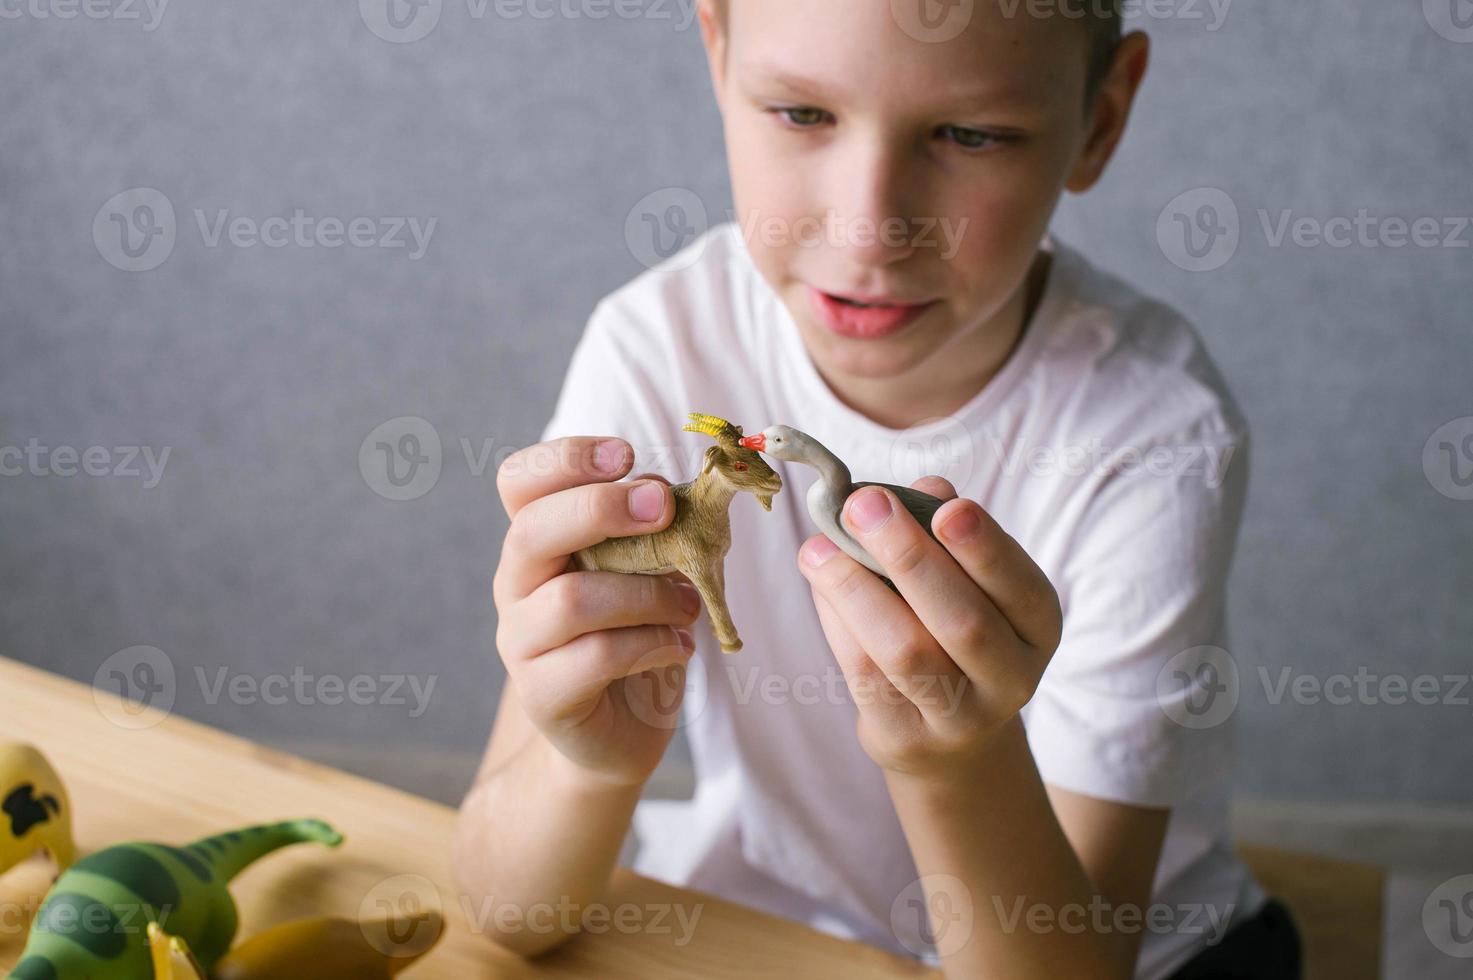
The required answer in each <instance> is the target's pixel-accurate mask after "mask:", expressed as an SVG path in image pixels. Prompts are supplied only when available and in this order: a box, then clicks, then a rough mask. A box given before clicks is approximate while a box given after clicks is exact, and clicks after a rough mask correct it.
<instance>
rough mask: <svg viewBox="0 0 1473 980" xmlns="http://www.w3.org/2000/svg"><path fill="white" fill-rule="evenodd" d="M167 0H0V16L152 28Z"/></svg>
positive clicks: (158, 20) (161, 13)
mask: <svg viewBox="0 0 1473 980" xmlns="http://www.w3.org/2000/svg"><path fill="white" fill-rule="evenodd" d="M168 6H169V0H0V20H21V19H23V18H24V19H30V20H77V19H79V18H80V19H82V20H90V21H104V20H106V21H114V22H117V23H123V24H137V25H140V26H141V27H142V29H143V30H145V31H150V32H151V31H155V30H157V29H158V26H159V24H160V23H162V22H163V19H164V11H165V10H166V9H167V8H168Z"/></svg>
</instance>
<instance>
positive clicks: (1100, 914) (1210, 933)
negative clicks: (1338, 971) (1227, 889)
mask: <svg viewBox="0 0 1473 980" xmlns="http://www.w3.org/2000/svg"><path fill="white" fill-rule="evenodd" d="M992 908H993V911H994V913H995V914H996V915H997V921H998V924H999V925H1000V926H1001V927H1002V931H1003V932H1004V933H1006V934H1008V935H1012V934H1013V933H1016V932H1018V931H1020V930H1022V931H1026V932H1031V933H1037V934H1048V933H1054V932H1063V933H1068V934H1069V935H1079V934H1080V933H1083V932H1095V933H1100V934H1106V933H1124V934H1132V935H1133V934H1135V933H1138V932H1150V933H1155V934H1157V935H1178V936H1200V935H1203V934H1205V935H1206V936H1207V945H1208V946H1216V945H1217V944H1218V943H1219V942H1221V941H1222V937H1223V936H1224V935H1225V934H1226V933H1227V930H1228V924H1229V922H1230V920H1231V919H1232V917H1233V910H1234V909H1235V908H1237V906H1236V905H1234V904H1232V903H1229V904H1227V905H1223V906H1217V905H1211V904H1205V903H1200V902H1182V903H1179V904H1176V905H1167V904H1164V903H1160V902H1153V903H1152V904H1150V905H1147V906H1145V907H1144V908H1142V907H1141V906H1139V905H1130V904H1126V905H1113V904H1111V903H1110V902H1109V901H1108V900H1106V899H1105V898H1104V896H1101V895H1095V896H1094V897H1092V898H1091V899H1090V900H1089V903H1088V904H1081V903H1077V902H1070V903H1066V904H1064V905H1059V906H1055V905H1050V904H1048V903H1045V902H1030V901H1029V900H1028V898H1027V896H1026V895H1017V896H1014V897H1013V899H1012V901H1011V902H1005V901H1004V900H1003V897H1002V896H1001V895H993V896H992Z"/></svg>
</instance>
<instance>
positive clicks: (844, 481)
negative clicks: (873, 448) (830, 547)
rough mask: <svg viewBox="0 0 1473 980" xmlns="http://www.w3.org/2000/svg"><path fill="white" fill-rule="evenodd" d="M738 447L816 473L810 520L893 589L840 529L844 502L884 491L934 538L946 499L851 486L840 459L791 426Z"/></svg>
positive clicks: (765, 432)
mask: <svg viewBox="0 0 1473 980" xmlns="http://www.w3.org/2000/svg"><path fill="white" fill-rule="evenodd" d="M741 444H742V445H743V446H745V447H747V448H748V449H755V450H757V451H758V452H761V453H766V454H767V455H769V456H772V457H773V458H775V459H781V460H786V461H787V462H789V463H806V464H808V465H809V466H812V467H813V468H814V469H816V470H818V476H819V478H818V481H817V482H816V483H814V484H813V486H811V487H809V488H808V497H807V503H808V516H809V517H811V518H813V523H815V524H817V525H818V529H819V530H820V531H822V532H823V533H824V534H825V535H827V537H828V539H829V540H830V541H832V542H834V544H836V545H838V546H839V547H840V548H841V549H842V550H843V551H844V553H845V554H847V555H848V556H849V557H850V558H853V559H854V560H855V561H857V562H859V563H860V564H861V565H863V566H864V567H866V568H868V569H869V570H870V571H872V572H874V573H875V574H876V575H878V576H880V578H881V579H884V582H885V584H886V585H888V586H890V588H891V590H892V591H896V592H898V591H899V589H896V588H895V583H893V582H891V581H890V580H889V579H888V578H886V577H885V570H884V569H883V568H881V567H880V563H879V562H877V561H875V560H874V559H873V558H871V557H870V554H869V552H868V551H866V550H865V549H864V546H863V545H861V544H860V543H859V541H857V540H856V539H855V537H854V535H852V534H850V533H849V531H848V529H847V528H845V527H844V523H843V521H842V520H840V515H841V514H842V513H843V511H844V501H846V500H848V499H849V496H850V494H852V493H854V492H855V491H856V490H860V489H862V488H864V487H884V488H885V489H886V490H889V491H890V492H891V493H893V494H895V496H896V497H898V498H899V500H900V503H901V504H902V505H903V506H904V507H905V509H906V510H908V511H910V516H911V517H914V518H915V519H916V523H917V524H919V525H920V526H921V527H923V528H925V529H926V533H927V534H930V535H931V536H932V537H933V538H934V537H935V536H936V532H935V531H932V530H931V518H932V517H933V516H935V514H936V511H937V509H939V508H940V507H941V505H942V504H944V503H946V501H944V500H942V499H941V498H940V497H933V496H931V495H930V494H929V493H922V492H921V491H919V490H912V489H911V488H910V487H900V486H896V485H895V484H893V483H869V482H861V483H855V482H853V480H851V479H850V476H849V467H848V466H845V465H844V462H843V460H841V459H839V457H837V456H835V455H834V454H833V453H831V452H829V451H828V450H827V449H825V448H824V445H823V443H821V442H819V441H818V440H817V439H815V438H813V437H812V436H810V435H809V434H808V433H806V432H800V431H799V430H797V429H795V428H793V427H792V426H790V425H770V426H768V427H767V428H765V429H763V430H762V431H761V432H758V433H756V434H755V435H750V436H747V437H746V438H744V439H742V440H741Z"/></svg>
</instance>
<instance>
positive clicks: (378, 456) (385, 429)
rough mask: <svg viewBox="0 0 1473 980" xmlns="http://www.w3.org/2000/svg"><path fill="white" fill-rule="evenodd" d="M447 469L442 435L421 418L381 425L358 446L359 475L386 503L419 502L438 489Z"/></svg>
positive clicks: (406, 416) (404, 418) (395, 419)
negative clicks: (391, 501)
mask: <svg viewBox="0 0 1473 980" xmlns="http://www.w3.org/2000/svg"><path fill="white" fill-rule="evenodd" d="M443 467H444V452H443V449H442V447H441V444H440V433H439V431H438V430H436V428H435V427H434V426H433V425H432V424H430V423H429V422H428V421H426V420H425V419H422V418H420V417H419V416H417V415H402V416H400V417H399V418H393V419H389V420H388V421H387V422H383V423H380V424H379V425H378V426H377V427H376V428H375V429H374V430H373V431H372V432H370V433H369V434H368V435H367V436H365V437H364V438H363V442H362V443H361V444H360V445H359V446H358V472H359V474H360V475H361V476H362V477H363V482H364V483H366V484H368V489H370V490H372V491H373V492H374V493H376V494H378V495H379V496H380V497H383V498H385V499H386V500H417V499H419V498H420V497H423V496H424V495H425V494H427V493H429V492H430V491H431V490H433V489H435V484H437V483H439V482H440V472H441V469H442V468H443Z"/></svg>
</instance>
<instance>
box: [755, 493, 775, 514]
mask: <svg viewBox="0 0 1473 980" xmlns="http://www.w3.org/2000/svg"><path fill="white" fill-rule="evenodd" d="M757 503H759V504H761V505H762V509H763V510H765V511H768V512H769V513H770V512H771V511H772V494H770V493H759V494H757Z"/></svg>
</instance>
